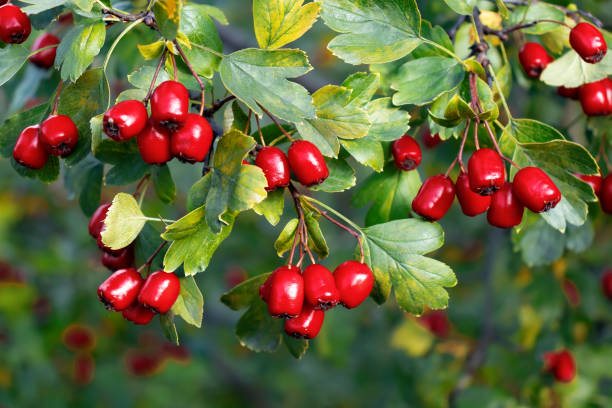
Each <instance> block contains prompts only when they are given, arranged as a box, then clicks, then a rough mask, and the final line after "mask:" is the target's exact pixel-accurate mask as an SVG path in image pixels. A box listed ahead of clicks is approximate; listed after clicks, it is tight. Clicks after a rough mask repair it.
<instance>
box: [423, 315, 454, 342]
mask: <svg viewBox="0 0 612 408" xmlns="http://www.w3.org/2000/svg"><path fill="white" fill-rule="evenodd" d="M419 322H420V323H421V324H422V325H423V326H425V327H426V328H427V329H428V330H429V331H430V332H432V333H433V334H435V335H436V336H438V337H446V336H448V333H449V332H450V322H449V320H448V317H447V316H446V313H445V312H444V311H443V310H430V311H428V312H425V313H423V315H422V316H421V317H419Z"/></svg>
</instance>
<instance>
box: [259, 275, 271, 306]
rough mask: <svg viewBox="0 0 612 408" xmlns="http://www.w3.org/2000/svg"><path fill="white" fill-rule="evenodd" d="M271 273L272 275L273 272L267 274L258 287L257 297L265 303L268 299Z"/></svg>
mask: <svg viewBox="0 0 612 408" xmlns="http://www.w3.org/2000/svg"><path fill="white" fill-rule="evenodd" d="M272 275H274V272H272V273H271V274H270V275H268V278H267V279H266V281H265V282H264V283H262V284H261V286H260V287H259V297H260V298H261V300H263V301H264V302H266V303H268V299H270V283H271V282H272Z"/></svg>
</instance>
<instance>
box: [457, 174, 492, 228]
mask: <svg viewBox="0 0 612 408" xmlns="http://www.w3.org/2000/svg"><path fill="white" fill-rule="evenodd" d="M455 189H456V191H457V200H459V204H460V205H461V211H463V213H464V214H465V215H467V216H468V217H475V216H476V215H478V214H482V213H483V212H485V211H487V210H488V209H489V206H490V205H491V196H481V195H480V194H476V193H475V192H473V191H472V189H470V180H469V178H468V176H467V174H465V173H464V172H461V174H459V177H457V182H456V183H455Z"/></svg>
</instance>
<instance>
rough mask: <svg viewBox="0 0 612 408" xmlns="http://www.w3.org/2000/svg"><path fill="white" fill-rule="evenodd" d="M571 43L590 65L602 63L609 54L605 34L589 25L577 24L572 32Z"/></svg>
mask: <svg viewBox="0 0 612 408" xmlns="http://www.w3.org/2000/svg"><path fill="white" fill-rule="evenodd" d="M569 41H570V45H571V46H572V48H573V49H574V51H576V52H577V53H578V55H580V57H581V58H582V59H583V60H585V61H586V62H588V63H590V64H595V63H597V62H599V61H601V60H602V59H603V57H604V55H606V52H608V45H607V44H606V40H605V38H604V36H603V34H602V33H601V31H599V30H598V29H597V27H595V26H594V25H592V24H589V23H584V22H583V23H578V24H576V25H575V26H574V28H572V30H571V31H570V35H569Z"/></svg>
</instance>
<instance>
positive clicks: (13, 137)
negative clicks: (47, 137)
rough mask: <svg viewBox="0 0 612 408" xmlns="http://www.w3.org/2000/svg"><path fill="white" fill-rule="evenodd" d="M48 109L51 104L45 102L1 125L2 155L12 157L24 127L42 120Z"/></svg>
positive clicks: (0, 144) (0, 141)
mask: <svg viewBox="0 0 612 408" xmlns="http://www.w3.org/2000/svg"><path fill="white" fill-rule="evenodd" d="M48 110H49V104H46V103H45V104H42V105H38V106H36V107H34V108H32V109H28V110H26V111H23V112H19V113H16V114H14V115H12V116H11V117H9V118H8V119H7V120H6V121H5V122H4V123H3V124H2V127H0V155H2V157H5V158H9V157H12V155H13V148H14V147H15V143H17V138H19V135H20V134H21V132H22V131H23V129H25V128H26V127H28V126H32V125H36V124H39V123H40V122H42V120H43V118H44V117H45V116H46V114H47V111H48Z"/></svg>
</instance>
